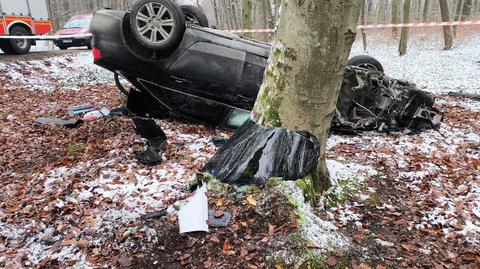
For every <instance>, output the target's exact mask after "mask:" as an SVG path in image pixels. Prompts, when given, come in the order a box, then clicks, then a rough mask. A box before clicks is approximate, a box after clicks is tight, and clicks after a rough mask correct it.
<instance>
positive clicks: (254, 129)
mask: <svg viewBox="0 0 480 269" xmlns="http://www.w3.org/2000/svg"><path fill="white" fill-rule="evenodd" d="M319 157H320V143H319V142H318V140H317V138H316V137H314V136H313V135H311V134H309V133H308V132H293V131H290V130H288V129H285V128H273V127H264V126H261V125H258V124H255V122H253V121H252V120H247V121H246V122H245V123H244V124H243V125H242V127H240V128H239V129H238V130H237V131H236V132H235V133H234V134H233V136H232V137H231V138H230V139H229V140H228V141H227V142H226V143H225V144H224V145H223V146H222V147H221V148H220V149H219V150H218V151H217V153H216V154H215V155H214V156H213V157H212V158H211V159H210V160H209V161H208V163H207V164H206V165H205V167H204V168H203V170H204V171H205V172H208V173H210V174H211V175H213V176H215V177H216V178H217V179H218V180H220V181H221V182H224V183H235V184H252V183H254V184H257V185H262V184H264V183H265V182H266V181H267V180H268V179H270V178H274V177H281V178H283V179H284V180H297V179H300V178H304V177H305V176H307V175H308V174H309V173H310V172H311V171H312V170H313V168H315V167H316V166H317V163H318V158H319Z"/></svg>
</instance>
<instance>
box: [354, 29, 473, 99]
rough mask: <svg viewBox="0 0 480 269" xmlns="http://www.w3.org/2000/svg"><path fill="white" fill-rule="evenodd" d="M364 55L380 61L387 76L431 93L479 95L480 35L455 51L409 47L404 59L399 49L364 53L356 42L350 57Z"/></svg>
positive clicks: (380, 47)
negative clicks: (450, 92) (399, 53)
mask: <svg viewBox="0 0 480 269" xmlns="http://www.w3.org/2000/svg"><path fill="white" fill-rule="evenodd" d="M361 54H368V55H370V56H373V57H375V58H376V59H377V60H379V61H380V63H381V64H382V65H383V67H384V69H385V73H386V74H387V75H389V76H391V77H394V78H398V79H405V80H408V81H411V82H413V83H416V84H417V86H418V87H419V88H420V89H423V90H426V91H429V92H431V93H448V92H449V91H453V92H464V93H476V94H480V76H479V75H478V74H480V35H476V36H474V37H472V38H471V39H469V40H467V41H465V42H464V43H462V44H458V45H455V47H454V48H453V49H452V50H441V49H439V48H438V46H431V47H428V46H421V47H419V46H415V45H414V44H409V47H408V51H407V54H406V55H404V56H399V55H398V48H397V47H396V46H388V45H383V44H369V47H368V49H367V52H364V51H363V47H362V44H361V40H360V41H358V40H357V42H355V44H354V46H353V48H352V52H351V55H352V56H355V55H361Z"/></svg>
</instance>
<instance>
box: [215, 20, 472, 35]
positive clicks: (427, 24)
mask: <svg viewBox="0 0 480 269" xmlns="http://www.w3.org/2000/svg"><path fill="white" fill-rule="evenodd" d="M449 25H465V26H467V25H480V21H449V22H412V23H388V24H369V25H359V26H358V27H357V28H358V29H378V28H401V27H434V26H449ZM224 31H226V32H230V33H273V32H275V31H276V30H275V29H238V30H224Z"/></svg>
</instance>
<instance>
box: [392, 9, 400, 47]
mask: <svg viewBox="0 0 480 269" xmlns="http://www.w3.org/2000/svg"><path fill="white" fill-rule="evenodd" d="M398 1H399V0H393V3H392V23H393V24H396V23H398ZM392 34H393V39H394V40H397V39H398V28H397V27H393V28H392Z"/></svg>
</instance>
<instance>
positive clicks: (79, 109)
mask: <svg viewBox="0 0 480 269" xmlns="http://www.w3.org/2000/svg"><path fill="white" fill-rule="evenodd" d="M93 110H95V107H94V106H92V105H91V104H81V105H75V106H71V107H69V108H67V113H68V116H70V117H76V116H78V115H83V114H85V113H87V112H90V111H93Z"/></svg>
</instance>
